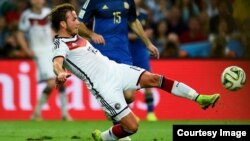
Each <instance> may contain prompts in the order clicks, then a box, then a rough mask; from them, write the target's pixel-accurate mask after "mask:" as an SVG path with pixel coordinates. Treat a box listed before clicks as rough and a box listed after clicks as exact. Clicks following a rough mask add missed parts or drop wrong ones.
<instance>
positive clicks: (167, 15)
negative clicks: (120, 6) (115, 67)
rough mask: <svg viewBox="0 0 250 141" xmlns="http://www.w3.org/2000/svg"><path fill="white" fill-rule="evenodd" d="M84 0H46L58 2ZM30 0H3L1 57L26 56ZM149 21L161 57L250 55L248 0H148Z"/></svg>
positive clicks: (79, 0)
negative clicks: (22, 23)
mask: <svg viewBox="0 0 250 141" xmlns="http://www.w3.org/2000/svg"><path fill="white" fill-rule="evenodd" d="M63 2H69V3H72V4H73V5H75V6H76V9H80V6H81V5H82V4H83V3H84V0H47V6H48V7H50V8H53V6H55V5H58V4H60V3H63ZM28 7H29V0H1V1H0V58H27V55H26V54H25V53H24V51H23V50H22V49H21V48H20V46H19V44H18V42H17V40H16V32H17V31H18V22H19V18H20V15H21V13H22V12H23V11H24V10H25V9H26V8H28ZM140 7H142V8H143V9H145V10H146V11H147V14H148V19H147V21H146V23H147V24H146V27H145V28H149V29H152V30H153V36H152V37H150V38H151V40H152V41H153V43H154V44H155V45H156V46H157V47H158V49H159V52H160V55H161V57H160V58H236V59H238V58H239V59H250V32H249V31H250V16H249V14H248V13H247V11H248V9H249V8H250V1H247V0H144V1H143V4H142V5H140Z"/></svg>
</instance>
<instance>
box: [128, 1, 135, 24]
mask: <svg viewBox="0 0 250 141" xmlns="http://www.w3.org/2000/svg"><path fill="white" fill-rule="evenodd" d="M129 5H130V8H129V11H128V21H129V22H133V21H135V20H136V18H137V15H136V9H135V2H134V0H129Z"/></svg>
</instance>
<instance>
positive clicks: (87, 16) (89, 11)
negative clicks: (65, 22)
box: [78, 0, 96, 23]
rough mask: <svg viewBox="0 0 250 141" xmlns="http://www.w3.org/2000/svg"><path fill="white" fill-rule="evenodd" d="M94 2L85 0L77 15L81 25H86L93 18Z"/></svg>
mask: <svg viewBox="0 0 250 141" xmlns="http://www.w3.org/2000/svg"><path fill="white" fill-rule="evenodd" d="M95 2H96V0H85V3H84V4H83V5H82V7H81V10H80V11H79V14H78V19H79V20H80V21H81V22H83V23H88V22H89V21H90V20H91V18H92V17H93V15H94V14H93V13H94V8H95V7H94V6H95Z"/></svg>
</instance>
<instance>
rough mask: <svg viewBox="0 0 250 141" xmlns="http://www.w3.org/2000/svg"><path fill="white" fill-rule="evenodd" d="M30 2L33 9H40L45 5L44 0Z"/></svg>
mask: <svg viewBox="0 0 250 141" xmlns="http://www.w3.org/2000/svg"><path fill="white" fill-rule="evenodd" d="M30 2H31V5H32V6H33V7H35V8H42V7H43V6H44V4H45V0H31V1H30Z"/></svg>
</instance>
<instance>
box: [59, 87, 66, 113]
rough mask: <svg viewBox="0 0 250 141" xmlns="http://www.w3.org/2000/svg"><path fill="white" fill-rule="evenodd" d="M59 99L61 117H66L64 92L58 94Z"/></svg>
mask: <svg viewBox="0 0 250 141" xmlns="http://www.w3.org/2000/svg"><path fill="white" fill-rule="evenodd" d="M59 99H60V102H61V113H62V117H66V116H68V110H67V95H66V93H65V92H60V93H59Z"/></svg>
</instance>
